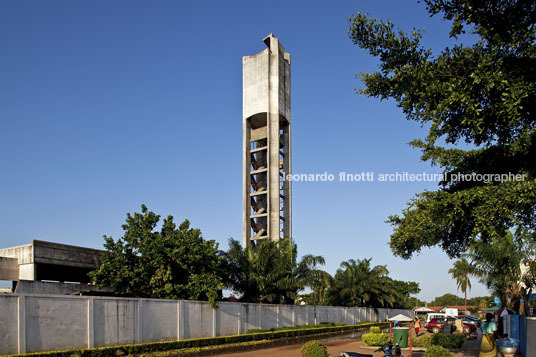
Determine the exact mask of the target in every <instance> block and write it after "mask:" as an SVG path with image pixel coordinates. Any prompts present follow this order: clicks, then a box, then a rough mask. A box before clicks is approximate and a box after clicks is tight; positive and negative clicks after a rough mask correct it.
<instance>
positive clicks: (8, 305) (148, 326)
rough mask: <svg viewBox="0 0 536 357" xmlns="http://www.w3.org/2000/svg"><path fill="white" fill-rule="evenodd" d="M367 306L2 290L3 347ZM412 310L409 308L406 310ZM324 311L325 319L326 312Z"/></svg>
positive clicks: (92, 343) (230, 325)
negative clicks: (216, 302)
mask: <svg viewBox="0 0 536 357" xmlns="http://www.w3.org/2000/svg"><path fill="white" fill-rule="evenodd" d="M399 312H401V310H391V311H383V309H378V314H376V312H375V311H374V309H366V308H346V307H331V306H296V305H267V304H243V303H230V302H220V303H219V308H218V309H216V310H214V309H212V307H211V306H210V305H209V304H208V303H206V302H200V301H184V300H157V299H136V298H108V297H92V296H65V295H26V294H17V293H14V294H4V295H0V316H1V318H0V354H12V353H25V352H40V351H47V350H62V349H66V348H90V347H102V346H111V345H119V344H128V343H143V342H157V341H169V340H177V339H186V338H198V337H211V336H226V335H235V334H240V333H245V332H247V331H248V330H251V329H259V328H272V327H285V326H296V325H303V324H306V323H315V321H316V323H319V322H338V323H347V324H354V323H357V322H359V321H363V320H358V321H356V320H355V316H373V318H372V319H370V320H373V321H374V320H376V317H377V315H382V316H383V314H388V315H389V316H394V314H396V313H399ZM402 312H403V313H405V314H408V315H410V316H411V312H410V311H402ZM320 315H322V316H323V317H322V318H319V316H320Z"/></svg>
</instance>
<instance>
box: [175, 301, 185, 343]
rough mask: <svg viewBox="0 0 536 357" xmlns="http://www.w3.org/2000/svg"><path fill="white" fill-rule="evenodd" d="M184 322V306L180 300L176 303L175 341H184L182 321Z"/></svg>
mask: <svg viewBox="0 0 536 357" xmlns="http://www.w3.org/2000/svg"><path fill="white" fill-rule="evenodd" d="M183 320H184V306H183V303H182V300H179V301H177V340H182V339H184V329H183V327H182V321H183Z"/></svg>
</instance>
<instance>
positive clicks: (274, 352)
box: [218, 338, 480, 357]
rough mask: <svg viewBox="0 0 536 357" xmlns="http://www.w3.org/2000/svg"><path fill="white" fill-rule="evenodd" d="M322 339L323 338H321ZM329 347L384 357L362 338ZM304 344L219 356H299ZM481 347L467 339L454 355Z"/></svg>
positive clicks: (417, 351)
mask: <svg viewBox="0 0 536 357" xmlns="http://www.w3.org/2000/svg"><path fill="white" fill-rule="evenodd" d="M320 341H322V340H320ZM322 342H323V343H324V344H325V345H326V346H327V348H328V353H329V355H330V356H332V357H337V356H339V355H340V351H351V352H358V353H363V354H370V355H372V356H374V357H383V356H384V355H383V353H381V352H374V350H375V349H377V347H369V346H366V345H365V344H364V343H363V342H362V341H361V339H360V338H347V339H340V340H328V341H322ZM302 345H303V344H299V345H289V346H281V347H272V348H265V349H259V350H255V351H247V352H235V353H229V354H221V355H218V356H219V357H274V356H277V357H299V356H300V348H301V346H302ZM479 349H480V344H479V342H478V341H476V340H467V341H465V343H464V344H463V346H462V348H461V349H459V350H453V351H451V352H452V356H453V357H478V353H479ZM424 353H425V349H424V348H419V347H416V348H413V350H412V357H424ZM402 356H403V357H408V356H409V348H404V349H403V350H402Z"/></svg>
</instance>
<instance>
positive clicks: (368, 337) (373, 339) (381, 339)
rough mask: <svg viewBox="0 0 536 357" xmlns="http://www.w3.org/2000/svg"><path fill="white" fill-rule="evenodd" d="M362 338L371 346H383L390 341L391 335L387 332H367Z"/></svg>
mask: <svg viewBox="0 0 536 357" xmlns="http://www.w3.org/2000/svg"><path fill="white" fill-rule="evenodd" d="M361 340H362V341H363V342H365V343H366V344H367V345H369V346H383V345H385V344H386V343H387V342H389V335H388V334H386V333H367V334H364V335H363V336H361Z"/></svg>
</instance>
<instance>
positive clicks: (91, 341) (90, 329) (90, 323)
mask: <svg viewBox="0 0 536 357" xmlns="http://www.w3.org/2000/svg"><path fill="white" fill-rule="evenodd" d="M94 311H95V299H94V298H92V297H89V298H88V299H87V348H93V347H95V328H94V321H95V320H94V319H95V314H94Z"/></svg>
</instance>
